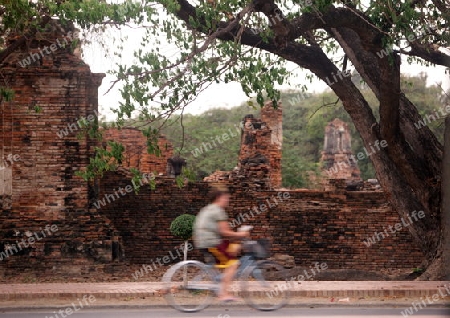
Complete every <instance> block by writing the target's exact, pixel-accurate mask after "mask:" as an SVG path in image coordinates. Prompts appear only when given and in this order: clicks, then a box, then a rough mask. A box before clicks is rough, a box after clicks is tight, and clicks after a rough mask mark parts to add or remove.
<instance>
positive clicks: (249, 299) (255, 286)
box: [242, 260, 291, 311]
mask: <svg viewBox="0 0 450 318" xmlns="http://www.w3.org/2000/svg"><path fill="white" fill-rule="evenodd" d="M290 287H291V286H290V285H289V282H288V278H287V271H286V269H285V268H284V267H283V266H281V265H280V264H278V263H275V262H272V261H265V260H263V261H258V262H256V263H255V264H254V265H252V266H250V267H248V268H247V269H246V270H245V271H244V273H243V274H242V295H243V297H244V299H245V301H246V303H247V304H248V305H249V306H250V307H252V308H255V309H258V310H263V311H270V310H277V309H279V308H281V307H283V306H284V305H286V304H287V302H288V300H289V294H290Z"/></svg>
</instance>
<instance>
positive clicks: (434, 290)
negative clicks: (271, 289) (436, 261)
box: [0, 281, 450, 300]
mask: <svg viewBox="0 0 450 318" xmlns="http://www.w3.org/2000/svg"><path fill="white" fill-rule="evenodd" d="M235 284H237V283H235ZM280 284H281V285H282V284H285V283H283V282H280ZM162 286H163V285H162V284H161V283H159V282H143V283H130V282H124V283H92V284H91V283H46V284H0V299H3V300H33V299H68V298H70V299H77V298H82V297H83V296H85V295H93V296H94V297H95V298H96V299H105V300H109V299H120V298H127V297H128V298H136V297H141V298H142V297H145V298H152V297H160V296H161V295H160V293H159V290H161V289H162ZM289 286H290V290H291V296H292V297H325V298H331V297H336V298H338V297H353V298H360V297H365V298H367V297H410V298H420V297H423V296H425V297H426V296H432V295H435V294H439V291H441V294H442V293H443V292H445V294H446V295H447V296H448V297H450V282H445V281H432V282H430V281H426V282H416V281H414V282H402V281H399V282H394V281H388V282H385V281H373V282H369V281H367V282H341V281H320V282H318V281H303V282H301V283H300V282H295V285H292V284H291V285H289ZM235 288H236V289H235V290H239V287H238V286H237V285H235ZM445 288H447V289H445ZM447 291H448V292H447ZM235 294H236V295H240V292H239V291H238V292H235Z"/></svg>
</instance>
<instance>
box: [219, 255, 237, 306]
mask: <svg viewBox="0 0 450 318" xmlns="http://www.w3.org/2000/svg"><path fill="white" fill-rule="evenodd" d="M230 262H232V263H231V265H229V266H228V267H227V268H225V270H224V272H223V276H222V284H221V286H220V291H219V298H220V299H221V300H223V299H229V298H233V295H232V294H230V292H229V290H230V286H231V283H232V282H233V279H234V275H235V274H236V271H237V269H238V266H239V261H230Z"/></svg>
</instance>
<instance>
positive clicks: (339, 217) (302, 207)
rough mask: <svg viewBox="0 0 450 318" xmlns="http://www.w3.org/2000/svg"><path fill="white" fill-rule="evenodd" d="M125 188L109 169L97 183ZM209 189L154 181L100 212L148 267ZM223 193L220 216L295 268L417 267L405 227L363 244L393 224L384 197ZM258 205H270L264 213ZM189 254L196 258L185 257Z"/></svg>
mask: <svg viewBox="0 0 450 318" xmlns="http://www.w3.org/2000/svg"><path fill="white" fill-rule="evenodd" d="M127 184H129V181H127V180H126V178H124V176H123V175H121V174H117V173H113V172H111V173H108V174H107V175H106V176H105V178H104V179H103V180H102V181H101V189H102V190H103V191H104V193H112V192H114V190H115V189H117V188H118V187H119V186H121V187H125V186H126V185H127ZM208 186H209V185H208V184H207V183H205V182H199V183H193V184H189V185H188V186H187V187H186V188H183V189H180V188H178V187H177V186H176V185H175V184H174V181H173V180H171V179H167V178H157V187H156V189H155V190H153V191H151V190H150V189H149V187H143V188H142V189H141V191H140V192H139V194H137V195H136V194H134V193H130V194H127V195H125V196H122V197H120V198H119V199H117V200H114V201H113V202H111V203H109V204H107V205H106V206H104V207H102V208H101V210H100V212H101V213H102V214H104V215H105V216H106V217H107V218H108V219H110V220H111V221H112V223H113V224H114V226H115V227H116V228H117V230H118V231H119V233H120V235H121V236H122V237H123V242H124V250H125V255H126V259H127V260H128V261H130V262H132V263H142V264H151V262H152V261H154V260H156V259H157V258H158V257H159V258H162V257H164V256H166V255H170V251H173V250H176V247H177V246H179V245H180V244H181V243H182V241H181V240H180V239H177V238H174V237H173V236H172V235H171V234H170V232H169V227H170V223H171V222H172V221H173V219H175V218H176V217H177V216H179V215H181V214H183V213H189V214H194V215H195V214H197V212H198V211H199V210H200V209H201V208H202V207H203V206H205V205H206V204H207V201H206V197H207V192H208ZM230 191H231V194H232V195H231V206H230V208H229V209H227V212H228V215H229V216H230V218H231V219H232V220H233V219H234V220H235V221H234V223H233V224H234V226H235V227H236V226H239V223H242V224H250V225H253V226H254V227H255V228H254V231H253V235H254V237H257V238H258V237H259V238H263V237H267V238H270V239H271V240H272V242H273V244H272V252H273V253H285V254H289V255H293V256H294V257H295V261H296V263H297V264H298V265H308V266H309V265H310V264H311V263H313V262H316V261H318V262H319V261H320V262H327V264H328V266H329V267H330V268H346V269H349V268H352V269H364V270H379V269H380V268H411V267H416V266H419V263H420V261H421V260H422V259H423V255H422V253H421V252H420V250H419V248H418V247H417V246H415V244H414V243H413V240H412V237H411V236H410V234H409V232H408V230H407V229H405V228H404V229H403V230H402V231H400V232H398V233H396V234H395V235H391V236H389V237H386V238H385V239H383V240H380V241H379V242H376V243H375V244H374V245H373V246H370V247H367V246H366V245H365V244H364V240H365V239H366V238H367V237H371V236H373V235H374V232H375V231H377V232H382V231H384V228H385V227H386V228H387V227H388V226H389V225H394V224H395V223H398V222H399V221H400V220H399V216H398V214H397V213H396V212H395V211H393V210H392V209H391V208H390V207H389V205H388V204H386V201H385V194H384V193H383V192H346V191H343V190H337V191H333V192H321V191H287V192H279V191H252V192H249V191H246V190H245V189H244V188H242V187H236V186H232V187H230ZM285 193H287V194H285ZM280 196H281V198H284V199H283V201H281V200H280V199H279V198H280ZM286 196H289V198H287V199H286V198H285V197H286ZM277 198H278V199H277ZM262 204H265V205H266V207H267V208H268V206H269V205H272V208H268V210H267V211H263V210H264V208H263V206H262ZM255 207H256V208H257V209H258V211H260V213H258V212H256V210H255ZM251 210H252V211H253V216H252V214H251ZM232 222H233V221H232ZM190 257H198V254H196V253H191V252H190ZM175 261H178V259H177V260H173V262H175Z"/></svg>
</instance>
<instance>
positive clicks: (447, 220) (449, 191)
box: [439, 117, 450, 280]
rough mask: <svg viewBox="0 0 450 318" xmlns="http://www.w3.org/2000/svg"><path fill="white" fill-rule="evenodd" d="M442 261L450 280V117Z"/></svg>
mask: <svg viewBox="0 0 450 318" xmlns="http://www.w3.org/2000/svg"><path fill="white" fill-rule="evenodd" d="M441 215H442V223H441V224H442V225H441V227H442V229H441V242H442V262H441V264H440V265H441V268H440V270H439V271H440V273H441V274H442V278H441V279H443V280H450V117H447V118H446V119H445V135H444V158H443V160H442V211H441Z"/></svg>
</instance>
